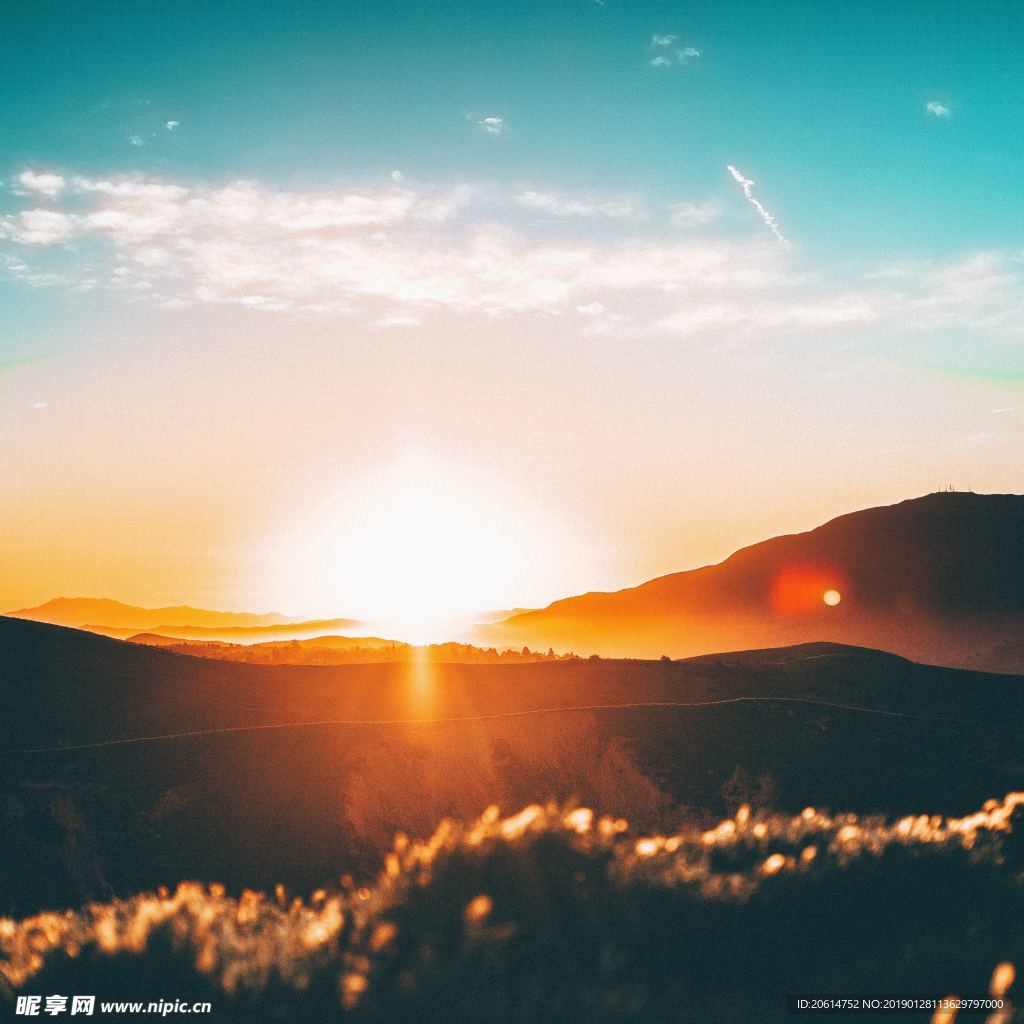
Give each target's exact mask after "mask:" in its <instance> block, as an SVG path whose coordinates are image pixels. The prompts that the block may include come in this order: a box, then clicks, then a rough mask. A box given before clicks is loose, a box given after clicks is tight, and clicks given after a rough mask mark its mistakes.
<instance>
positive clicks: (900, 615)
mask: <svg viewBox="0 0 1024 1024" xmlns="http://www.w3.org/2000/svg"><path fill="white" fill-rule="evenodd" d="M830 591H831V592H834V593H833V594H831V595H830V600H832V601H837V602H838V603H835V604H834V606H830V605H829V604H827V603H826V601H825V600H824V597H825V595H826V594H827V593H828V592H830ZM481 635H482V636H483V637H485V638H486V639H487V640H488V641H489V642H492V643H508V644H524V643H525V644H528V645H529V646H531V647H538V646H539V647H545V648H546V647H547V646H548V645H552V646H554V647H555V648H556V649H558V648H572V649H574V650H577V651H596V652H598V653H600V654H604V655H608V656H616V657H657V656H658V655H660V654H668V655H670V656H673V657H686V656H691V655H696V654H704V653H711V652H714V651H722V650H740V649H747V648H752V647H776V646H784V645H790V644H796V643H805V642H808V641H815V640H831V641H836V642H841V643H847V644H854V645H860V646H865V647H874V648H879V649H883V650H888V651H893V652H895V653H897V654H902V655H905V656H907V657H910V658H914V659H915V660H919V661H926V662H930V663H936V664H946V665H954V666H958V665H967V664H970V665H971V666H972V667H975V668H988V667H989V665H990V664H991V667H993V668H1000V667H1003V666H1004V665H1005V664H1007V660H1006V658H1005V657H1003V656H1000V655H997V654H996V653H993V656H992V660H991V662H990V661H989V660H988V658H987V655H988V652H989V651H993V652H995V650H996V649H997V648H1003V647H1004V646H1005V645H1006V644H1008V643H1011V642H1012V641H1019V640H1020V639H1021V638H1022V637H1024V496H1021V495H1014V494H990V495H982V494H973V493H946V492H943V493H937V494H930V495H927V496H925V497H922V498H916V499H912V500H909V501H904V502H901V503H900V504H897V505H891V506H885V507H881V508H871V509H866V510H864V511H860V512H854V513H851V514H849V515H844V516H840V517H839V518H837V519H833V520H831V521H830V522H828V523H826V524H824V525H823V526H820V527H818V528H817V529H814V530H811V531H809V532H807V533H800V534H794V535H790V536H783V537H775V538H772V539H771V540H767V541H764V542H762V543H759V544H754V545H752V546H750V547H746V548H743V549H741V550H740V551H737V552H736V553H735V554H733V555H732V556H731V557H729V558H727V559H726V560H725V561H724V562H721V563H720V564H718V565H713V566H707V567H705V568H702V569H695V570H692V571H688V572H678V573H673V574H671V575H668V576H662V577H659V578H658V579H654V580H651V581H649V582H647V583H644V584H642V585H640V586H637V587H632V588H630V589H627V590H620V591H616V592H613V593H589V594H584V595H581V596H579V597H571V598H567V599H565V600H561V601H556V602H554V603H553V604H551V605H549V606H548V607H547V608H543V609H539V610H537V611H532V612H527V613H525V614H522V615H516V616H513V617H511V618H509V619H507V620H505V621H504V622H503V623H501V624H499V625H497V626H490V627H484V628H483V630H482V633H481Z"/></svg>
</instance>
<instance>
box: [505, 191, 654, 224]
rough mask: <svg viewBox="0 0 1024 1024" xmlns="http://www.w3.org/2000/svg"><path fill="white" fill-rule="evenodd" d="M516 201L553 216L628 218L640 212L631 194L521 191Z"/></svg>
mask: <svg viewBox="0 0 1024 1024" xmlns="http://www.w3.org/2000/svg"><path fill="white" fill-rule="evenodd" d="M515 201H516V202H517V203H518V204H519V205H520V206H522V207H524V208H525V209H527V210H535V211H537V212H538V213H546V214H550V215H551V216H552V217H610V218H612V219H627V218H631V217H637V216H639V214H640V209H639V207H638V204H637V203H636V201H635V200H634V199H632V198H631V197H629V196H620V197H613V198H603V199H602V198H595V197H592V196H566V195H563V194H561V193H558V192H537V191H534V190H532V189H528V190H526V191H525V192H520V193H519V194H518V195H517V196H516V197H515Z"/></svg>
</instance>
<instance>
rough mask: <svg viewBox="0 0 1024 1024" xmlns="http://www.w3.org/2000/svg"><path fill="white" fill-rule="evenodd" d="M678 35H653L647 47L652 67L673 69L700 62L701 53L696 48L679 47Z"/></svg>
mask: <svg viewBox="0 0 1024 1024" xmlns="http://www.w3.org/2000/svg"><path fill="white" fill-rule="evenodd" d="M678 39H679V37H678V36H676V35H670V34H669V35H657V34H655V35H653V36H651V42H650V44H649V45H648V47H647V55H648V59H649V61H650V63H651V66H652V67H655V68H672V67H678V66H681V65H683V64H689V63H691V62H692V61H695V60H699V59H700V57H701V51H700V50H698V49H697V48H696V47H695V46H682V45H677V41H678Z"/></svg>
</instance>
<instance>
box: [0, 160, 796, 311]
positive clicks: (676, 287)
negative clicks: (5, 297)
mask: <svg viewBox="0 0 1024 1024" xmlns="http://www.w3.org/2000/svg"><path fill="white" fill-rule="evenodd" d="M66 194H67V195H68V196H69V199H68V202H69V204H72V209H73V210H74V212H73V213H71V212H64V211H62V210H38V209H32V210H26V211H24V212H22V213H20V214H12V215H8V216H6V217H4V218H3V219H2V220H0V235H2V237H3V239H4V240H5V241H6V242H8V243H13V244H17V245H20V246H21V247H22V248H23V249H25V250H28V249H29V248H32V249H50V250H53V251H54V252H53V260H56V259H58V257H59V258H62V259H63V260H64V261H65V263H66V264H67V266H66V268H65V269H64V270H63V271H62V273H63V274H64V275H65V277H62V278H59V279H58V278H56V277H55V278H53V279H52V280H51V281H50V282H49V283H52V284H57V283H60V281H62V280H64V279H65V278H67V279H73V278H74V276H75V275H74V268H75V266H76V265H78V267H79V269H78V272H77V273H78V277H77V280H76V282H75V283H76V284H77V285H78V286H83V284H82V282H84V281H85V280H90V281H92V282H95V280H96V266H97V262H96V261H97V260H102V259H104V257H103V255H102V252H103V249H102V248H100V249H98V250H97V249H96V246H95V243H99V244H100V245H101V246H105V247H106V249H107V253H108V256H107V257H106V258H107V259H108V260H109V263H110V265H111V267H112V269H109V270H108V271H107V273H106V281H105V282H104V284H105V286H106V287H109V288H113V289H116V290H118V291H121V292H125V293H128V292H132V293H133V294H136V295H138V296H145V298H146V300H147V301H152V302H156V303H159V304H167V303H169V302H174V303H180V302H192V303H201V304H202V303H215V304H225V303H226V304H235V305H241V306H245V307H247V308H250V309H260V310H266V311H283V310H300V309H305V310H310V311H315V312H321V313H332V314H339V315H365V316H367V317H369V318H370V319H371V320H375V321H379V320H381V319H382V318H383V317H391V318H394V317H395V316H419V315H420V314H421V312H422V311H423V310H425V309H429V308H443V309H448V310H451V311H456V312H459V313H469V312H474V311H475V312H482V313H485V314H487V315H500V314H506V313H514V312H523V311H530V310H534V311H536V310H556V309H559V308H561V307H564V308H566V309H567V310H571V309H575V308H576V307H577V306H590V305H591V304H592V303H593V302H594V301H597V297H598V296H601V299H600V301H601V302H606V301H607V296H608V295H610V294H618V295H620V296H622V297H623V298H627V299H628V298H629V297H630V296H632V295H635V294H639V293H643V292H648V291H653V292H657V293H661V294H665V295H667V294H671V293H675V292H679V291H685V290H687V289H690V288H694V287H704V286H707V287H712V286H718V285H722V286H726V285H728V286H735V287H739V288H745V287H751V286H759V285H761V284H763V283H765V282H767V281H770V280H771V278H772V275H773V274H775V273H776V268H774V267H773V265H772V260H771V259H767V258H766V255H765V253H764V252H762V251H761V250H760V248H759V247H758V246H751V245H750V244H738V243H735V242H730V241H726V240H707V239H704V240H694V241H690V242H687V243H685V244H684V243H681V242H675V243H672V244H665V243H661V242H652V241H645V240H643V239H633V238H620V239H609V238H605V239H600V240H596V241H595V240H587V239H585V238H572V239H565V238H543V239H536V238H531V237H528V235H524V234H522V233H521V232H520V231H517V230H515V228H514V227H513V226H512V223H510V222H509V223H501V219H504V220H505V221H509V213H510V211H515V210H517V209H518V210H520V211H521V210H528V211H534V212H540V213H544V214H546V215H549V216H557V217H559V218H570V217H571V218H575V219H577V220H585V219H588V218H590V219H593V218H603V219H605V220H608V221H611V222H613V223H618V222H627V221H628V222H630V223H639V218H638V216H637V214H638V211H639V210H640V207H639V205H638V203H637V202H636V201H635V200H633V199H631V198H622V197H612V198H608V197H595V196H594V195H592V194H586V193H584V194H580V195H573V194H567V193H555V192H541V191H536V190H533V191H525V192H518V193H513V194H512V195H510V196H504V197H503V196H501V195H498V196H495V194H494V193H493V191H490V192H484V191H481V190H476V189H472V188H468V187H460V188H454V189H433V190H431V189H427V188H417V189H413V188H410V187H407V186H404V185H400V184H394V185H389V186H388V187H379V188H374V189H367V188H362V189H336V190H323V191H311V192H294V191H285V190H278V189H270V188H267V187H264V186H261V185H259V184H258V183H255V182H248V181H235V182H229V183H227V184H224V185H220V186H216V187H210V186H202V185H192V186H190V185H185V184H182V183H180V182H176V181H169V180H166V179H160V178H146V177H140V176H133V177H122V178H115V177H102V178H94V177H89V176H84V175H83V176H73V177H71V178H70V179H69V184H68V188H67V192H66ZM631 218H632V220H631ZM520 219H521V218H520ZM528 223H529V222H527V226H528ZM86 242H88V243H90V244H89V245H88V246H85V245H83V243H86ZM84 251H89V252H90V254H91V255H90V257H89V259H88V260H86V259H85V258H84V257H83V256H82V255H81V253H82V252H84ZM12 258H14V259H17V260H19V261H20V262H19V263H17V264H16V265H15V264H10V265H9V266H8V272H9V273H10V274H12V275H21V276H22V279H24V275H28V274H30V273H35V271H34V270H33V269H32V268H31V267H29V266H28V265H27V264H26V261H25V260H24V259H22V258H21V257H20V256H18V255H17V254H14V255H13V256H12ZM76 261H77V264H76ZM18 268H20V269H18ZM39 283H42V282H41V281H40V282H39ZM91 286H92V285H91ZM383 304H388V305H389V306H390V309H388V310H384V309H380V308H379V307H380V306H382V305H383ZM396 307H399V309H396ZM400 307H405V309H406V310H408V312H406V311H404V310H401V309H400Z"/></svg>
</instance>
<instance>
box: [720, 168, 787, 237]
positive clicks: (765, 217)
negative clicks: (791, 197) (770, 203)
mask: <svg viewBox="0 0 1024 1024" xmlns="http://www.w3.org/2000/svg"><path fill="white" fill-rule="evenodd" d="M726 170H728V172H729V173H730V174H731V175H732V177H733V179H734V180H735V182H736V183H737V184H738V185H739V187H740V188H741V189H742V190H743V195H744V196H746V199H747V202H748V203H750V205H751V206H752V207H753V208H754V209H755V210H756V211H757V215H758V216H759V217H760V218H761V220H762V221H764V224H765V226H766V227H767V228H768V230H769V231H771V233H772V234H773V235H774V236H775V237H776V238H777V239H778V240H779V241H780V242H781V243H782V244H783V245H789V239H788V238H786V236H785V235H784V234H783V233H782V229H781V228H780V227H779V222H778V221H777V220H776V219H775V218H774V217H773V216H772V215H771V214H770V213H769V212H768V211H767V210H766V209H765V207H764V205H763V204H762V203H761V201H760V200H759V199H758V198H757V196H755V195H754V182H752V181H751V180H750V178H745V177H744V176H743V175H742V174H740V172H739V171H738V170H736V168H735V167H733V165H732V164H727V165H726Z"/></svg>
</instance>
